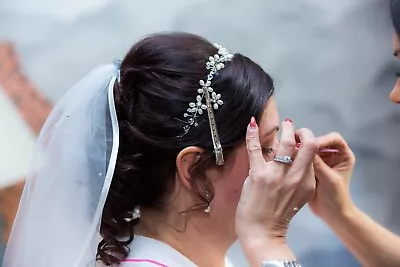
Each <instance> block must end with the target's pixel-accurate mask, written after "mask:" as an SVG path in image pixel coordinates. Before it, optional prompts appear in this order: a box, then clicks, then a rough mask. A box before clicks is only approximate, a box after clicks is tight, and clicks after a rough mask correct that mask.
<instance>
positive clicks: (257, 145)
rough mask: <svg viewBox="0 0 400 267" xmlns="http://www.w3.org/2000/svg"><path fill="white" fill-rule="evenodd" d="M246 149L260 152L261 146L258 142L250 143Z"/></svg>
mask: <svg viewBox="0 0 400 267" xmlns="http://www.w3.org/2000/svg"><path fill="white" fill-rule="evenodd" d="M247 149H248V151H249V152H251V153H258V152H261V146H260V145H259V144H251V145H249V146H248V148H247Z"/></svg>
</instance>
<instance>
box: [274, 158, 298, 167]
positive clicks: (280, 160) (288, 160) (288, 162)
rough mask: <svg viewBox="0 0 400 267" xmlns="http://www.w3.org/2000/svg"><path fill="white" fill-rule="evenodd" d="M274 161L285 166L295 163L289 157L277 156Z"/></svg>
mask: <svg viewBox="0 0 400 267" xmlns="http://www.w3.org/2000/svg"><path fill="white" fill-rule="evenodd" d="M274 161H276V162H280V163H283V164H288V165H290V164H292V163H293V160H292V158H291V157H289V156H275V157H274Z"/></svg>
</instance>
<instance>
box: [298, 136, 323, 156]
mask: <svg viewBox="0 0 400 267" xmlns="http://www.w3.org/2000/svg"><path fill="white" fill-rule="evenodd" d="M301 145H302V146H303V147H304V148H305V149H307V150H308V151H310V152H313V153H316V152H318V149H319V145H318V142H317V140H316V139H315V138H313V139H311V140H304V141H303V142H302V143H301Z"/></svg>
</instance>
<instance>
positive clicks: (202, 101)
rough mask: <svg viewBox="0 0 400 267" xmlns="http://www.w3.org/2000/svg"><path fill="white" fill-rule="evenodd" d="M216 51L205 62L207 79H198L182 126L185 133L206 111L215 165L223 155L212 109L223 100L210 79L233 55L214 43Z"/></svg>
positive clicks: (221, 103)
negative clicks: (197, 85) (195, 90)
mask: <svg viewBox="0 0 400 267" xmlns="http://www.w3.org/2000/svg"><path fill="white" fill-rule="evenodd" d="M214 46H215V47H216V48H217V49H218V52H217V54H215V55H214V56H210V57H209V58H208V61H207V63H206V69H207V70H210V72H209V74H208V75H207V80H206V81H204V80H200V81H199V84H200V86H201V87H200V88H199V89H197V93H198V94H197V96H196V101H195V102H190V103H189V108H188V109H187V111H186V112H185V113H184V114H183V116H184V118H185V121H184V122H185V124H186V125H185V126H184V127H183V130H184V134H183V135H185V134H187V133H188V132H189V130H190V129H191V127H192V126H194V127H197V126H198V125H199V124H198V122H197V118H198V117H199V116H201V115H202V114H204V112H205V111H207V114H208V119H209V123H210V129H211V137H212V141H213V146H214V153H215V157H216V164H217V165H224V157H223V152H222V146H221V142H220V140H219V135H218V130H217V125H216V123H215V117H214V110H218V108H219V106H221V105H223V104H224V102H223V100H222V99H221V94H218V93H217V92H215V91H214V89H213V88H212V87H211V85H212V83H211V82H212V80H213V78H214V75H215V74H216V73H217V72H218V71H220V70H222V69H223V68H225V64H224V63H226V62H228V61H231V60H232V58H233V55H232V54H231V53H229V52H228V51H227V50H226V48H224V47H222V46H220V45H218V44H215V45H214Z"/></svg>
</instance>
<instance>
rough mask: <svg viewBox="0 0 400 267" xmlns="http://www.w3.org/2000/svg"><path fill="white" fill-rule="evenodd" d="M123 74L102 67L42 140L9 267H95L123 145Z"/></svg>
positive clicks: (56, 115) (58, 111) (70, 96)
mask: <svg viewBox="0 0 400 267" xmlns="http://www.w3.org/2000/svg"><path fill="white" fill-rule="evenodd" d="M118 75H119V69H118V64H110V65H104V66H100V67H97V68H96V69H94V70H93V71H92V72H90V73H89V74H88V75H87V76H86V77H84V78H83V79H82V80H81V81H79V82H78V83H77V84H76V85H75V86H74V87H73V88H72V89H71V90H70V91H69V92H68V93H67V94H66V95H65V96H64V97H63V98H62V99H61V100H60V101H59V103H58V104H57V105H56V106H55V107H54V109H53V111H52V113H51V114H50V116H49V118H48V119H47V121H46V123H45V125H44V127H43V129H42V131H41V133H40V135H39V138H38V142H37V147H36V151H35V154H34V158H33V162H32V166H31V170H30V172H29V174H28V177H27V180H26V185H25V189H24V192H23V194H22V198H21V202H20V206H19V209H18V213H17V217H16V219H15V222H14V226H13V229H12V233H11V236H10V240H9V242H8V246H7V249H6V255H5V258H4V262H3V267H85V266H96V261H95V258H96V250H97V244H98V242H99V240H100V237H99V227H100V219H101V215H102V211H103V207H104V203H105V201H106V198H107V194H108V190H109V188H110V184H111V180H112V176H113V173H114V167H115V163H116V158H117V153H118V145H119V132H118V121H117V117H116V111H115V106H114V97H113V86H114V83H115V81H116V80H117V78H118Z"/></svg>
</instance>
